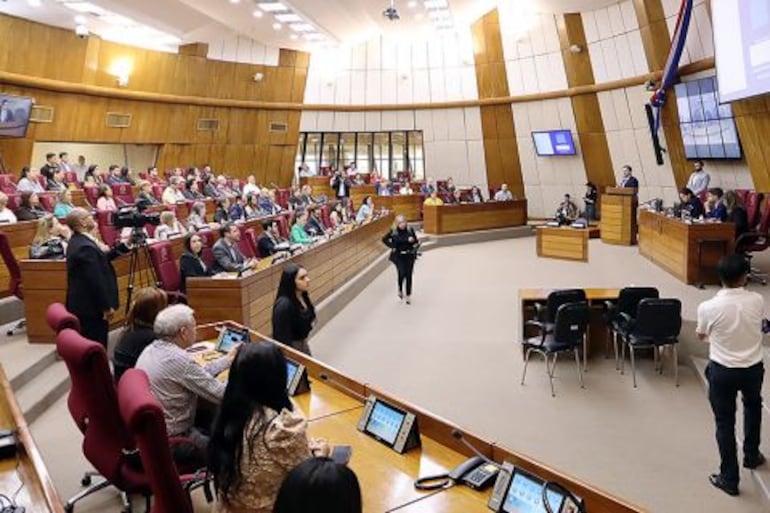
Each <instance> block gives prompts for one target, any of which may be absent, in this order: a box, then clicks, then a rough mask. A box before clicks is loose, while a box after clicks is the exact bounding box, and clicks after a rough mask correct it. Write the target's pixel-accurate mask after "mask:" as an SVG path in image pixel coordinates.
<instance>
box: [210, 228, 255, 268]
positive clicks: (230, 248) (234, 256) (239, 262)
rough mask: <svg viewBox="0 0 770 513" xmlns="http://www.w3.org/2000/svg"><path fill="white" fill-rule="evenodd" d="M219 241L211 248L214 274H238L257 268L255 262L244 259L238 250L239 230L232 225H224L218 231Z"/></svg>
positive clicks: (251, 259)
mask: <svg viewBox="0 0 770 513" xmlns="http://www.w3.org/2000/svg"><path fill="white" fill-rule="evenodd" d="M219 237H220V238H219V240H218V241H217V242H216V243H215V244H214V247H213V248H212V250H213V252H214V272H215V273H220V272H240V271H243V270H245V269H248V268H252V269H253V268H254V267H256V266H257V260H256V259H253V258H249V259H246V257H245V256H243V253H241V250H240V249H238V242H240V240H241V230H240V228H238V227H237V226H236V225H235V224H233V223H225V224H224V225H222V227H221V228H220V229H219Z"/></svg>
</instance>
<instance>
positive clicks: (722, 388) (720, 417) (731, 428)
mask: <svg viewBox="0 0 770 513" xmlns="http://www.w3.org/2000/svg"><path fill="white" fill-rule="evenodd" d="M764 375H765V368H764V365H763V364H762V362H759V363H757V364H756V365H752V366H751V367H744V368H730V367H725V366H723V365H720V364H718V363H716V362H713V361H711V362H709V364H708V366H707V367H706V378H707V379H708V383H709V402H710V403H711V410H712V411H713V412H714V420H715V421H716V438H717V445H718V446H719V456H720V458H721V460H722V462H721V464H720V467H719V473H720V474H721V475H722V478H723V479H724V480H725V481H727V482H728V483H730V484H736V485H737V484H738V481H739V475H738V456H737V454H736V452H737V451H736V444H735V410H736V403H735V401H736V399H737V397H738V392H740V393H741V396H742V399H743V456H744V458H746V457H748V458H756V457H757V454H758V453H759V433H760V428H761V425H762V395H761V392H762V379H763V377H764Z"/></svg>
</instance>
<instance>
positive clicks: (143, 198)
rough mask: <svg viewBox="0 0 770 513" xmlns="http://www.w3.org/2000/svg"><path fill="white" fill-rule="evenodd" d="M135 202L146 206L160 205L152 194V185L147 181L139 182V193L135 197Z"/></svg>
mask: <svg viewBox="0 0 770 513" xmlns="http://www.w3.org/2000/svg"><path fill="white" fill-rule="evenodd" d="M136 202H137V203H140V202H143V203H144V204H145V205H147V206H152V205H160V201H158V198H156V197H155V195H154V194H153V193H152V184H151V183H150V182H148V181H147V180H140V181H139V193H138V194H137V195H136Z"/></svg>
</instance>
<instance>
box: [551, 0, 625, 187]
mask: <svg viewBox="0 0 770 513" xmlns="http://www.w3.org/2000/svg"><path fill="white" fill-rule="evenodd" d="M557 20H558V21H557V24H558V29H559V44H560V46H561V54H562V58H563V61H564V70H565V71H566V74H567V84H568V85H569V87H579V86H587V85H593V84H594V83H595V82H594V73H593V69H592V67H591V56H590V54H589V53H588V45H587V43H586V36H585V32H584V30H583V19H582V18H581V16H580V14H564V15H563V16H559V17H557ZM573 45H577V46H579V47H580V48H581V51H580V52H577V53H575V52H572V51H571V50H570V47H571V46H573ZM571 100H572V110H573V111H574V112H575V126H576V128H577V132H578V138H579V139H580V147H581V149H582V157H583V163H584V164H585V169H586V176H587V178H588V180H589V181H591V182H593V183H594V184H595V185H596V186H597V187H598V188H599V189H600V190H601V191H604V189H605V188H606V187H612V186H614V185H615V174H614V173H613V170H612V159H611V158H610V149H609V145H608V144H607V134H606V132H605V131H604V122H603V121H602V112H601V109H600V108H599V97H598V96H597V94H596V93H587V94H579V95H575V96H573V97H572V98H571Z"/></svg>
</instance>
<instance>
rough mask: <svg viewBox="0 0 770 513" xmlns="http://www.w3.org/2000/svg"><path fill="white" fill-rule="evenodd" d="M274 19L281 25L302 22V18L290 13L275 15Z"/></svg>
mask: <svg viewBox="0 0 770 513" xmlns="http://www.w3.org/2000/svg"><path fill="white" fill-rule="evenodd" d="M275 19H276V20H278V21H280V22H281V23H299V22H301V21H302V18H300V17H299V16H297V15H296V14H294V13H292V12H287V13H284V14H276V15H275Z"/></svg>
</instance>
